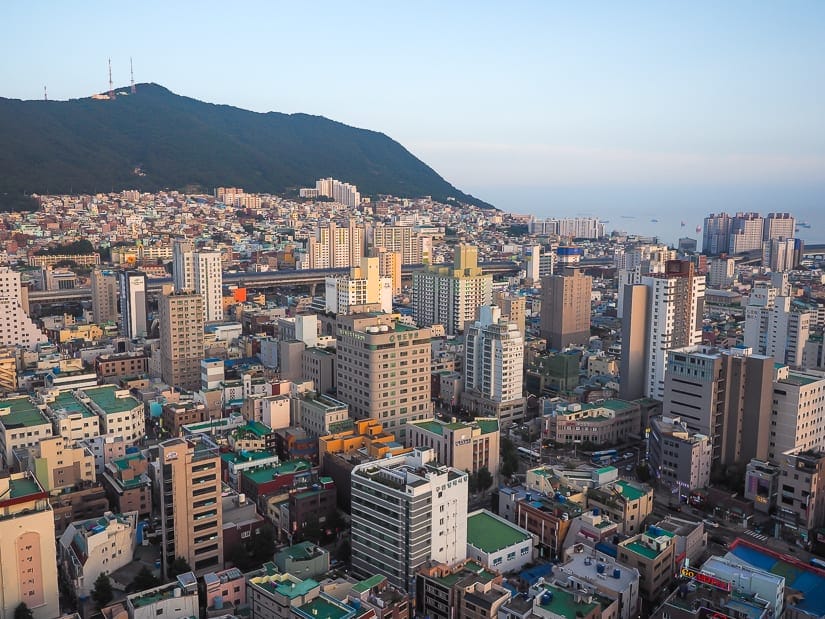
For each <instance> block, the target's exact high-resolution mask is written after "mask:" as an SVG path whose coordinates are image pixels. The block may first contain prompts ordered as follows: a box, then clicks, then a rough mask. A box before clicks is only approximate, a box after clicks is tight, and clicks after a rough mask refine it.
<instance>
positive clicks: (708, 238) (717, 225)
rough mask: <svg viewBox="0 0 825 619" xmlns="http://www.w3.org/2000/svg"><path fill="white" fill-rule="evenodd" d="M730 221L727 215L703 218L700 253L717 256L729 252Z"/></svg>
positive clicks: (713, 215) (720, 214)
mask: <svg viewBox="0 0 825 619" xmlns="http://www.w3.org/2000/svg"><path fill="white" fill-rule="evenodd" d="M731 224H732V219H731V216H730V215H728V214H727V213H719V214H718V215H715V214H711V215H708V216H707V217H705V228H704V232H703V233H702V253H703V254H707V255H708V256H718V255H719V254H727V253H729V252H730V230H731Z"/></svg>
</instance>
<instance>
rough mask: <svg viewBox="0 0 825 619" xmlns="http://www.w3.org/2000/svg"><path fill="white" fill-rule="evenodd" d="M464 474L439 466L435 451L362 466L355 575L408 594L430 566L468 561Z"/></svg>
mask: <svg viewBox="0 0 825 619" xmlns="http://www.w3.org/2000/svg"><path fill="white" fill-rule="evenodd" d="M467 481H468V476H467V473H465V472H464V471H459V470H457V469H452V468H448V467H446V466H442V465H439V464H437V463H436V462H435V461H434V452H433V450H431V449H419V448H416V449H415V450H414V451H413V453H412V454H407V455H400V456H395V457H391V458H385V459H383V460H377V461H374V462H368V463H365V464H360V465H358V466H356V467H355V468H354V469H353V471H352V569H353V571H354V572H356V573H357V574H359V575H365V576H372V575H374V574H383V575H384V576H386V577H387V580H388V581H389V582H390V584H392V585H393V586H395V587H397V588H399V589H402V590H404V591H411V590H412V589H413V587H414V578H415V573H416V571H417V570H418V568H419V567H421V566H422V565H423V564H424V563H426V562H427V561H430V560H432V561H437V562H440V563H445V564H447V565H453V564H454V563H457V562H458V561H461V560H462V559H464V558H466V556H467V496H468V491H467Z"/></svg>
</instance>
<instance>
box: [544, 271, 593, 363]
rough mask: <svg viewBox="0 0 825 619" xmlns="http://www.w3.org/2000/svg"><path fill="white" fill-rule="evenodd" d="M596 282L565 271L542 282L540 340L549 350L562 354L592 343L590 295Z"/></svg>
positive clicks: (576, 272) (574, 272) (575, 272)
mask: <svg viewBox="0 0 825 619" xmlns="http://www.w3.org/2000/svg"><path fill="white" fill-rule="evenodd" d="M592 288H593V278H592V277H590V276H589V275H585V274H584V272H583V271H582V270H581V269H574V268H565V269H564V270H563V271H562V272H561V273H558V274H555V275H551V276H550V277H546V278H544V279H543V280H542V282H541V289H542V300H541V336H542V337H543V338H546V339H547V346H548V348H550V349H553V350H563V349H565V348H567V347H568V346H571V345H573V346H586V345H587V344H588V343H589V342H590V295H591V292H592Z"/></svg>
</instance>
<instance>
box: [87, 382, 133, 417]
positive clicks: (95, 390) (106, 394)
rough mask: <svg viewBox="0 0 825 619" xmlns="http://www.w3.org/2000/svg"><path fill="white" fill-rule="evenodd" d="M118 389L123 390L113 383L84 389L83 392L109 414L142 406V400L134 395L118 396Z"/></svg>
mask: <svg viewBox="0 0 825 619" xmlns="http://www.w3.org/2000/svg"><path fill="white" fill-rule="evenodd" d="M118 391H122V390H120V389H118V388H117V387H115V386H113V385H104V386H102V387H89V388H86V389H83V393H85V394H86V395H87V396H89V399H90V400H91V401H92V402H94V403H95V404H97V405H98V406H99V407H100V408H101V409H102V410H103V411H105V412H106V414H107V415H113V414H116V413H125V412H126V411H130V410H132V409H133V408H136V407H138V406H140V402H138V401H137V400H136V399H135V398H133V397H132V396H126V397H124V398H119V397H117V395H116V393H117V392H118Z"/></svg>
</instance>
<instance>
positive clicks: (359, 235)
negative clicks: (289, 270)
mask: <svg viewBox="0 0 825 619" xmlns="http://www.w3.org/2000/svg"><path fill="white" fill-rule="evenodd" d="M365 248H366V245H365V235H364V227H363V226H360V225H358V224H357V223H356V222H355V220H350V221H349V223H348V225H347V226H346V227H343V226H339V225H337V224H336V223H335V222H334V221H331V222H329V223H328V224H327V225H324V226H320V227H319V228H318V229H317V230H316V231H315V234H314V235H313V236H311V237H310V238H309V240H308V241H307V251H306V254H305V255H304V256H303V258H302V259H301V262H300V265H299V266H300V268H302V269H341V268H346V267H353V266H358V265H359V264H360V263H361V258H362V257H363V256H364V255H365Z"/></svg>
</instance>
